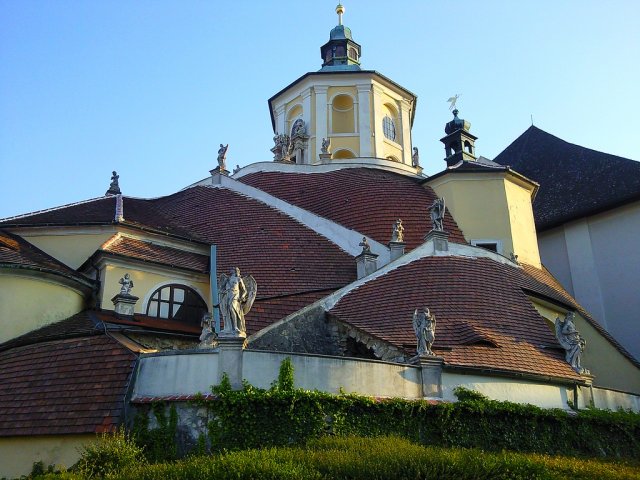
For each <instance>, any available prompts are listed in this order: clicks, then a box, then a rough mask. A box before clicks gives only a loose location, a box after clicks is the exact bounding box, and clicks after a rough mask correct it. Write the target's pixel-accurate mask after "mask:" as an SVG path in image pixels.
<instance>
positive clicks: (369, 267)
mask: <svg viewBox="0 0 640 480" xmlns="http://www.w3.org/2000/svg"><path fill="white" fill-rule="evenodd" d="M377 258H378V255H376V254H375V253H370V252H362V253H361V254H360V255H358V256H357V257H356V268H357V272H358V279H360V278H362V277H366V276H367V275H370V274H372V273H373V272H375V271H376V270H377V269H378V262H377V260H376V259H377Z"/></svg>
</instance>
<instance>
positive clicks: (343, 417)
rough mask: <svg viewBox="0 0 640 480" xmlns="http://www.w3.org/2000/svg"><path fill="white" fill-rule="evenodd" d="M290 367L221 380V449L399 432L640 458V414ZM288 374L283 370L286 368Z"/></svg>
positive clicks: (216, 406) (215, 426) (215, 431)
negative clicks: (318, 387)
mask: <svg viewBox="0 0 640 480" xmlns="http://www.w3.org/2000/svg"><path fill="white" fill-rule="evenodd" d="M282 370H283V371H287V372H289V373H288V375H285V376H284V378H279V380H278V383H277V384H276V385H274V386H273V387H272V388H271V389H269V390H262V389H258V388H255V387H253V386H251V385H248V384H245V386H244V389H243V390H240V391H233V390H231V388H230V386H229V383H228V381H226V380H224V381H223V382H222V384H221V385H219V386H217V387H214V389H213V390H214V393H216V394H217V399H215V400H210V401H206V402H204V401H203V402H202V403H203V404H204V405H206V406H207V407H208V408H209V409H210V414H211V418H214V420H213V421H212V422H211V423H210V425H209V441H210V442H211V446H212V448H213V449H214V450H221V449H244V448H261V447H265V446H278V445H300V444H304V443H305V442H306V441H308V440H309V439H313V438H319V437H322V436H325V435H339V436H345V435H357V436H365V437H373V436H381V435H394V436H398V437H402V438H406V439H409V440H411V441H413V442H416V443H418V444H422V445H433V446H442V447H469V448H480V449H483V450H489V451H490V450H493V451H499V450H503V449H507V450H513V451H520V452H536V453H542V454H564V455H587V456H601V457H605V456H606V457H617V458H622V457H626V458H640V415H638V414H635V413H631V412H622V411H621V412H611V411H602V410H594V409H588V410H583V411H580V412H578V413H575V414H573V415H572V414H568V413H567V412H566V411H564V410H559V409H542V408H538V407H535V406H532V405H521V404H515V403H510V402H498V401H493V400H488V399H486V398H484V397H482V396H481V395H478V394H475V393H474V392H469V391H465V390H461V391H458V395H459V400H460V401H458V402H457V403H444V402H443V403H438V404H432V403H429V402H427V401H410V400H403V399H385V400H376V399H373V398H370V397H363V396H357V395H330V394H327V393H322V392H317V391H305V390H300V389H295V388H293V387H292V385H293V384H292V381H291V379H290V378H289V379H287V378H286V377H287V376H292V374H293V372H292V371H291V368H290V365H289V364H288V362H286V361H285V363H284V364H283V369H282ZM281 377H283V375H281Z"/></svg>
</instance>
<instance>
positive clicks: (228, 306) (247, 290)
mask: <svg viewBox="0 0 640 480" xmlns="http://www.w3.org/2000/svg"><path fill="white" fill-rule="evenodd" d="M257 291H258V287H257V284H256V281H255V279H254V278H253V277H252V276H251V275H247V276H244V277H241V276H240V269H239V268H237V267H236V268H232V269H231V274H230V275H229V276H227V275H225V274H224V273H223V274H222V275H220V312H221V313H222V318H223V320H224V329H223V330H222V332H221V333H223V334H226V335H227V336H236V337H244V336H246V331H247V329H246V326H245V322H244V316H245V315H246V314H247V313H249V310H251V307H252V305H253V302H254V300H255V299H256V293H257Z"/></svg>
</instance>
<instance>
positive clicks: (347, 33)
mask: <svg viewBox="0 0 640 480" xmlns="http://www.w3.org/2000/svg"><path fill="white" fill-rule="evenodd" d="M344 39H349V40H353V38H351V29H350V28H349V27H345V26H344V25H337V26H335V27H334V28H333V29H332V30H331V32H330V33H329V40H344Z"/></svg>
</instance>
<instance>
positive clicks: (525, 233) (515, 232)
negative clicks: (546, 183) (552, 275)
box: [504, 180, 540, 268]
mask: <svg viewBox="0 0 640 480" xmlns="http://www.w3.org/2000/svg"><path fill="white" fill-rule="evenodd" d="M504 186H505V191H506V194H507V201H508V203H509V221H510V223H511V232H512V238H513V251H514V252H515V253H516V255H518V259H519V260H520V261H522V262H524V263H528V264H530V265H534V266H536V267H538V268H539V267H540V251H539V250H538V236H537V233H536V225H535V220H534V218H533V208H532V207H531V188H525V187H524V186H522V185H519V184H517V183H515V182H510V181H508V180H505V182H504ZM507 254H508V253H507Z"/></svg>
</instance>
